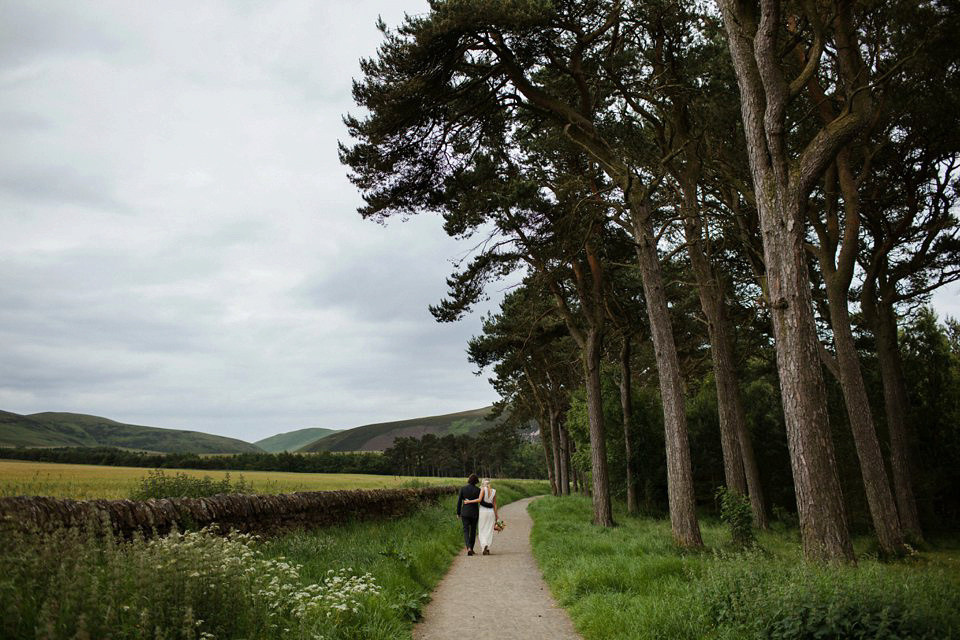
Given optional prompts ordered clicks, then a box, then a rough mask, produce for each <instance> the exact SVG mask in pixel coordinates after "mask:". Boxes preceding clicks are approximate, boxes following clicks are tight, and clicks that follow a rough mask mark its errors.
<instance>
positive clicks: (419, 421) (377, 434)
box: [299, 407, 498, 453]
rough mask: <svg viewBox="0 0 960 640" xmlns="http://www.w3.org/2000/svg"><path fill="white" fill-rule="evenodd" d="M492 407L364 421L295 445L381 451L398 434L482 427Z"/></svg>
mask: <svg viewBox="0 0 960 640" xmlns="http://www.w3.org/2000/svg"><path fill="white" fill-rule="evenodd" d="M491 411H493V407H484V408H482V409H473V410H472V411H461V412H460V413H448V414H446V415H442V416H429V417H426V418H414V419H412V420H398V421H395V422H379V423H376V424H366V425H363V426H362V427H354V428H353V429H345V430H343V431H338V432H336V433H333V434H331V435H328V436H326V437H324V438H320V439H319V440H316V441H314V442H312V443H310V444H308V445H306V446H305V447H303V448H301V449H299V451H300V452H301V453H310V452H316V451H383V450H384V449H386V448H388V447H390V445H392V444H393V441H394V440H396V439H397V438H401V437H413V438H419V437H421V436H423V435H426V434H428V433H432V434H435V435H437V436H445V435H447V434H451V433H452V434H454V435H457V434H463V433H470V434H474V433H477V432H478V431H482V430H483V429H487V428H489V427H492V426H494V425H496V424H497V423H498V421H493V422H490V421H487V420H486V417H487V416H488V415H490V412H491Z"/></svg>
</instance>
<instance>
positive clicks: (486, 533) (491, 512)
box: [463, 478, 497, 556]
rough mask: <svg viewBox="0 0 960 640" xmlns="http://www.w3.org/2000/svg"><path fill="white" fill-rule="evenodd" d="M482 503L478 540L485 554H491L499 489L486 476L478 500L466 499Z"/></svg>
mask: <svg viewBox="0 0 960 640" xmlns="http://www.w3.org/2000/svg"><path fill="white" fill-rule="evenodd" d="M473 502H479V503H480V520H479V521H478V522H477V541H478V542H479V543H480V546H481V547H482V548H483V555H485V556H488V555H490V545H491V544H493V525H494V524H496V522H497V490H496V489H494V488H493V487H491V486H490V480H489V479H488V478H484V480H483V483H482V485H481V487H480V497H479V498H477V499H476V500H464V501H463V503H464V504H468V503H473Z"/></svg>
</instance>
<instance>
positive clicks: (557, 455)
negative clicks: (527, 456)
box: [547, 401, 563, 496]
mask: <svg viewBox="0 0 960 640" xmlns="http://www.w3.org/2000/svg"><path fill="white" fill-rule="evenodd" d="M547 412H548V413H549V414H550V416H549V421H550V440H551V443H552V445H553V446H552V449H553V460H552V465H553V473H552V475H553V478H554V480H555V482H554V488H555V491H554V492H553V495H555V496H559V495H561V494H562V493H563V490H562V485H561V479H562V477H563V470H562V469H561V467H562V466H563V462H562V461H563V450H562V447H561V445H560V425H559V420H558V417H559V416H558V415H557V414H558V413H559V412H558V411H557V410H556V409H554V407H553V402H552V401H551V402H549V403H548V405H547Z"/></svg>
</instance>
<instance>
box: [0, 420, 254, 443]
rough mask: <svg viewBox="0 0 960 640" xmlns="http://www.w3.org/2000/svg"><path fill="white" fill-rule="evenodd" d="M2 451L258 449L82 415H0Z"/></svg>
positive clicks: (231, 440) (194, 433) (221, 438)
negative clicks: (52, 448) (10, 449)
mask: <svg viewBox="0 0 960 640" xmlns="http://www.w3.org/2000/svg"><path fill="white" fill-rule="evenodd" d="M0 446H2V447H120V448H123V449H139V450H144V451H157V452H160V453H258V452H262V451H263V450H262V449H260V448H259V447H257V446H255V445H252V444H250V443H249V442H244V441H243V440H237V439H235V438H227V437H224V436H215V435H212V434H209V433H200V432H198V431H182V430H179V429H164V428H161V427H145V426H141V425H135V424H124V423H122V422H116V421H114V420H109V419H107V418H101V417H99V416H89V415H85V414H81V413H34V414H30V415H20V414H17V413H11V412H9V411H0Z"/></svg>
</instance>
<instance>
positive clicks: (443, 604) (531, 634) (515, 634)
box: [413, 498, 580, 640]
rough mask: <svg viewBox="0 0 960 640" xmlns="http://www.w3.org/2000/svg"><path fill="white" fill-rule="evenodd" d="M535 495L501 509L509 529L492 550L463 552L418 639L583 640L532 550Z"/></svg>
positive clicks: (417, 629) (418, 631) (417, 631)
mask: <svg viewBox="0 0 960 640" xmlns="http://www.w3.org/2000/svg"><path fill="white" fill-rule="evenodd" d="M534 499H535V498H525V499H523V500H518V501H517V502H512V503H510V504H508V505H507V506H505V507H503V508H502V509H500V519H501V520H503V521H504V522H505V523H506V528H505V529H504V530H503V531H502V532H500V533H495V534H494V537H493V546H492V547H491V549H490V554H491V555H489V556H483V555H480V554H479V553H478V554H477V555H475V556H471V557H467V556H466V555H464V553H465V552H461V554H460V556H459V557H457V558H456V559H455V560H454V561H453V566H451V567H450V572H449V573H447V575H446V576H445V577H444V579H443V580H442V581H441V582H440V584H439V585H438V586H437V588H436V589H435V590H434V592H433V597H432V599H431V601H430V603H429V604H428V605H427V608H426V610H425V611H424V614H423V621H422V622H421V623H419V624H418V625H416V626H415V627H414V628H413V637H414V639H415V640H459V639H460V638H463V639H464V640H470V639H472V638H488V639H491V640H514V639H516V640H580V636H579V635H577V633H576V632H575V631H574V630H573V624H572V623H571V622H570V617H569V616H568V615H567V612H566V611H564V610H563V609H561V608H560V606H559V605H557V603H556V602H555V601H554V599H553V596H551V595H550V590H549V589H548V588H547V585H546V583H545V582H544V581H543V577H542V576H541V575H540V569H539V567H537V563H536V561H535V560H534V559H533V554H532V553H531V552H530V528H531V527H532V526H533V521H532V520H531V519H530V516H529V515H528V514H527V505H528V504H530V501H531V500H534ZM451 517H455V516H452V515H451Z"/></svg>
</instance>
